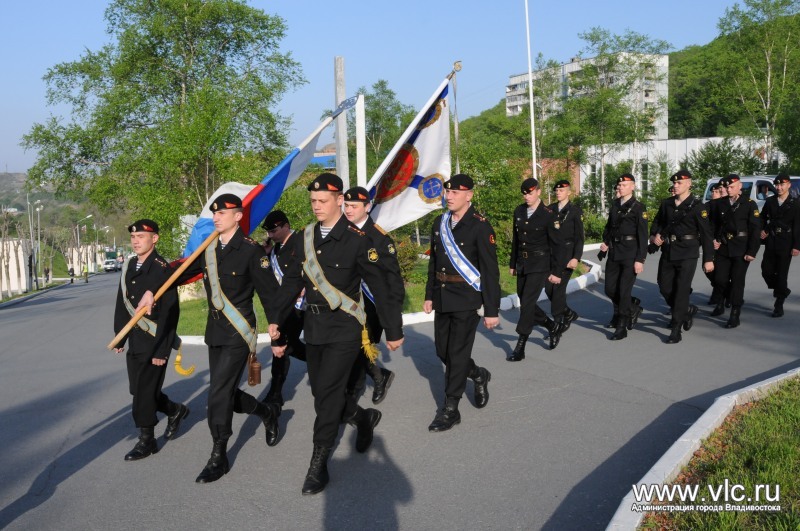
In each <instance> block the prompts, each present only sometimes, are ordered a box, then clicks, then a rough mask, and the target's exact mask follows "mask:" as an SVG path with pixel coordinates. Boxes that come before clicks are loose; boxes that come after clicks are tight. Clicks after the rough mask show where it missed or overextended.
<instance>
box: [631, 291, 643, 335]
mask: <svg viewBox="0 0 800 531" xmlns="http://www.w3.org/2000/svg"><path fill="white" fill-rule="evenodd" d="M634 300H636V301H638V300H639V299H637V298H636V297H634ZM635 308H636V309H635V310H633V315H631V318H630V319H628V330H633V327H634V326H636V323H638V322H639V316H641V315H642V307H641V306H640V305H639V303H637V304H636V306H635Z"/></svg>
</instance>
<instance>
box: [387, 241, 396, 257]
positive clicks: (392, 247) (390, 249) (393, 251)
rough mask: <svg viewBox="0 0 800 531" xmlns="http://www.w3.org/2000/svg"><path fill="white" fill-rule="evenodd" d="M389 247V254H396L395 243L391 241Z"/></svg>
mask: <svg viewBox="0 0 800 531" xmlns="http://www.w3.org/2000/svg"><path fill="white" fill-rule="evenodd" d="M388 249H389V254H394V253H395V250H394V245H393V244H391V243H390V244H389V246H388Z"/></svg>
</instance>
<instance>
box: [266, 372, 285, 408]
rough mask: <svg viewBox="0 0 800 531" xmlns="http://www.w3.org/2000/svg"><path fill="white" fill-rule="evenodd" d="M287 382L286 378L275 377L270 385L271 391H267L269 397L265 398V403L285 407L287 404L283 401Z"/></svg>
mask: <svg viewBox="0 0 800 531" xmlns="http://www.w3.org/2000/svg"><path fill="white" fill-rule="evenodd" d="M285 381H286V378H285V377H281V376H273V377H272V383H270V385H269V391H267V396H265V397H264V402H266V403H268V404H277V405H278V406H281V407H283V404H284V403H285V402H284V400H283V384H284V382H285Z"/></svg>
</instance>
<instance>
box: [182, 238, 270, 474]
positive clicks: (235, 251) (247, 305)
mask: <svg viewBox="0 0 800 531" xmlns="http://www.w3.org/2000/svg"><path fill="white" fill-rule="evenodd" d="M212 245H214V246H215V253H216V259H217V273H218V277H219V287H220V290H221V291H222V292H223V293H224V294H225V296H226V297H227V298H228V300H230V302H231V304H232V305H233V306H234V307H236V309H237V310H238V311H239V313H241V314H242V317H244V318H245V319H246V320H247V322H248V323H249V325H250V326H251V327H252V328H253V329H256V316H255V312H254V311H253V292H254V291H255V292H256V293H257V294H258V297H259V299H260V300H261V304H262V305H263V306H264V309H265V310H267V308H268V303H269V302H271V298H272V297H273V296H274V295H275V293H277V290H278V282H277V280H275V276H274V275H273V273H272V270H271V268H270V263H269V258H268V257H267V255H266V252H265V251H264V248H263V247H261V246H260V245H259V244H258V243H256V242H255V241H253V240H251V239H250V238H248V237H247V236H245V235H244V233H243V232H242V229H241V228H239V227H237V228H236V232H235V233H234V234H233V236H232V237H231V238H230V240H229V241H228V243H227V244H226V245H225V248H224V249H223V248H222V242H221V241H220V240H219V239H218V240H216V241H215V242H214V243H212ZM200 273H202V274H203V284H204V285H205V289H206V294H207V296H208V308H209V311H208V320H207V321H206V333H205V343H206V345H208V365H209V374H210V378H209V389H208V427H209V429H210V431H211V437H212V438H213V439H214V450H213V451H212V456H211V460H209V465H208V466H207V467H206V469H205V470H204V471H203V473H201V475H200V477H198V478H197V481H198V482H199V483H205V482H209V481H215V480H217V479H219V477H221V476H222V474H223V473H227V471H228V470H227V469H228V464H227V457H226V454H225V449H226V445H227V441H228V439H229V438H230V436H231V435H233V427H232V424H233V414H234V413H252V414H255V415H257V416H259V417H260V418H261V420H262V421H263V422H264V427H265V430H266V437H267V444H268V445H270V446H273V445H275V444H277V439H278V433H277V430H278V422H277V416H278V415H279V414H280V409H279V408H278V406H277V405H275V404H264V403H262V402H260V401H259V400H257V399H256V398H255V397H254V396H253V395H251V394H249V393H246V392H244V391H242V390H241V389H239V382H240V381H241V379H242V374H243V373H244V369H245V367H246V366H247V358H248V356H249V354H250V346H249V345H248V344H247V342H246V341H245V339H244V338H243V337H242V335H241V334H240V333H239V332H238V331H237V330H236V328H234V326H233V325H232V324H231V323H230V321H228V319H227V318H226V317H225V315H224V314H223V313H222V311H218V310H216V309H215V307H214V304H213V302H212V300H211V284H210V282H209V279H208V265H207V263H206V258H205V253H202V254H201V255H200V257H199V258H198V259H197V260H195V261H194V262H193V263H192V265H190V266H189V267H188V268H187V269H186V271H185V272H184V273H183V275H182V277H181V279H182V280H183V281H187V280H189V279H191V278H193V277H195V276H197V275H198V274H200ZM220 451H221V454H222V458H223V459H222V460H220V458H219V457H217V458H216V459H215V455H216V454H217V453H219V452H220ZM212 461H214V462H213V463H212ZM220 469H222V470H220Z"/></svg>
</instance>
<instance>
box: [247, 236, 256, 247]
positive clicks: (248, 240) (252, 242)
mask: <svg viewBox="0 0 800 531" xmlns="http://www.w3.org/2000/svg"><path fill="white" fill-rule="evenodd" d="M244 241H246V242H247V243H249V244H250V245H258V242H256V241H255V240H253V239H252V238H249V237H247V236H245V237H244Z"/></svg>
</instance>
